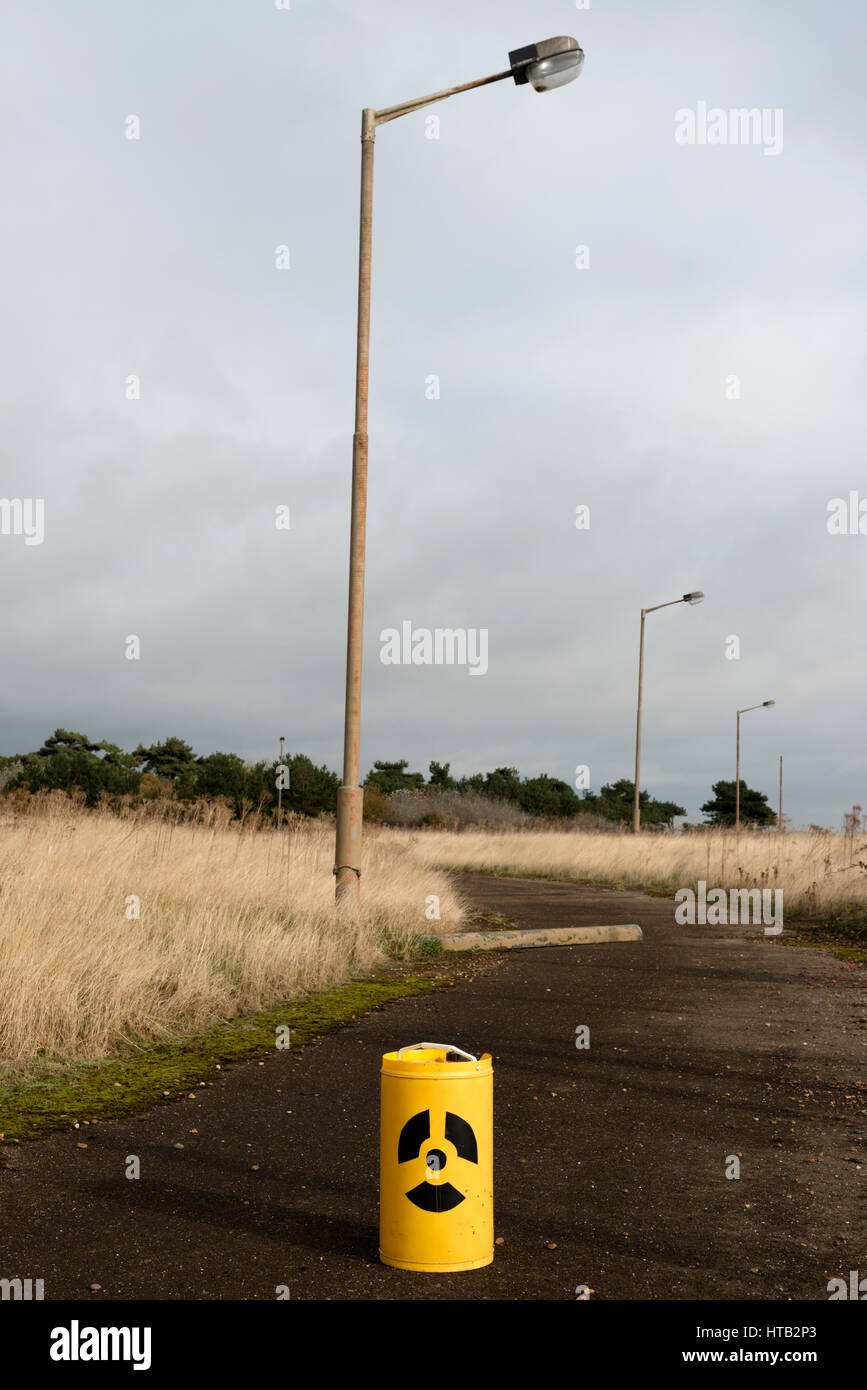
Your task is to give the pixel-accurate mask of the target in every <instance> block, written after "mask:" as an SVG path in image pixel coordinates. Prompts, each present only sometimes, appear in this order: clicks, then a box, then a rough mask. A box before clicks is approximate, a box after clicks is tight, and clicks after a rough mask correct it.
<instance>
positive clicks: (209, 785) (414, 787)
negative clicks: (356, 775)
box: [0, 729, 776, 829]
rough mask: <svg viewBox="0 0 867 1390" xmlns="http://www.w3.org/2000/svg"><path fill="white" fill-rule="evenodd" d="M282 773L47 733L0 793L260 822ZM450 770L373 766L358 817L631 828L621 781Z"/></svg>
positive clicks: (758, 798) (329, 784) (307, 776)
mask: <svg viewBox="0 0 867 1390" xmlns="http://www.w3.org/2000/svg"><path fill="white" fill-rule="evenodd" d="M280 766H281V765H280V762H279V759H276V758H275V759H273V760H270V761H269V760H262V761H260V762H248V761H245V760H244V759H243V758H241V757H239V756H238V755H237V754H236V753H221V752H216V753H209V754H207V755H205V756H203V757H197V756H196V754H195V753H194V752H193V749H192V747H191V745H190V744H188V743H186V742H185V741H184V740H183V739H182V738H177V737H172V738H166V739H164V740H163V741H162V742H161V743H154V744H151V745H150V746H149V747H145V746H144V745H143V744H139V745H138V747H137V748H134V749H133V750H132V752H129V753H127V752H124V750H123V749H122V748H120V747H119V746H118V745H117V744H115V743H110V742H108V741H107V740H105V739H103V740H100V741H94V740H91V739H89V738H88V737H87V735H86V734H81V733H76V732H72V731H70V730H68V729H55V731H54V733H53V734H52V735H51V736H50V737H49V738H47V739H46V740H45V742H44V743H43V745H42V747H41V748H39V749H37V750H36V751H35V752H32V753H23V754H16V755H14V756H11V757H4V756H0V788H2V790H3V791H4V792H6V793H7V794H8V793H10V792H14V791H15V790H17V789H21V788H23V789H26V790H28V791H30V792H40V791H64V792H66V793H67V794H71V793H72V792H73V791H74V790H76V789H77V790H78V791H79V792H80V793H83V795H84V800H85V804H86V805H88V806H95V805H98V804H100V803H101V802H105V801H108V802H111V800H112V799H113V798H118V797H141V798H143V799H155V798H157V797H161V796H169V797H172V798H175V799H177V800H180V801H195V800H198V799H200V798H205V799H216V798H222V799H224V800H225V801H226V802H227V803H228V804H229V805H230V806H231V807H232V809H233V811H234V813H235V814H236V815H237V816H241V815H243V814H244V812H245V810H249V809H251V808H253V809H256V810H257V811H259V812H260V813H264V814H266V815H268V814H273V813H274V812H275V811H276V808H277V804H278V793H277V781H278V774H279V771H280ZM283 767H284V768H285V769H287V771H286V773H284V775H283V777H282V779H281V780H282V781H283V784H284V785H283V791H282V798H281V801H282V807H283V809H284V811H293V812H296V813H297V814H300V815H305V816H316V815H319V814H321V813H323V812H325V813H333V812H334V811H335V809H336V805H337V788H338V787H339V785H340V779H339V777H338V776H337V775H336V774H335V773H334V772H332V771H331V770H330V768H327V767H325V766H322V767H317V766H316V765H315V763H314V762H313V761H312V760H311V759H310V758H308V757H306V756H305V755H304V754H303V753H295V754H287V755H286V756H285V757H284V760H283ZM450 769H451V764H450V763H439V762H435V761H434V762H431V763H430V765H429V768H428V777H427V779H425V777H424V774H423V773H421V772H411V771H410V770H409V763H408V762H407V760H406V759H403V760H401V761H397V762H386V761H377V762H375V763H374V764H373V767H372V768H371V770H370V771H369V773H368V774H367V777H366V778H365V781H364V786H365V789H366V790H367V791H368V795H367V796H366V797H365V801H366V803H367V805H366V814H368V815H370V816H371V817H372V818H375V819H382V818H387V817H383V814H382V806H383V802H385V803H388V801H389V798H393V797H395V796H396V795H398V794H404V795H405V794H406V793H413V794H416V795H418V796H419V797H425V796H429V797H431V798H433V797H435V796H436V794H437V793H438V792H456V793H459V794H460V793H464V794H467V795H469V794H475V795H477V796H482V797H484V798H486V799H487V800H489V801H496V802H499V803H504V802H505V803H508V804H511V805H513V806H515V807H517V808H518V809H519V810H520V811H521V812H523V813H524V814H525V815H527V816H531V817H534V818H540V819H547V820H569V819H572V818H573V817H575V816H580V815H588V816H589V815H592V816H596V817H599V818H600V819H601V820H603V821H608V822H612V823H614V824H621V823H627V824H628V823H629V822H630V821H631V818H632V805H633V798H634V783H633V782H631V781H629V780H628V779H627V778H620V779H618V780H617V781H615V782H611V783H607V784H606V785H605V786H603V787H602V788H601V789H600V790H599V791H598V792H592V791H589V790H585V791H582V792H581V793H580V794H579V793H577V792H575V791H573V789H572V788H571V787H570V786H569V785H568V783H566V782H563V781H560V780H559V778H556V777H550V776H549V775H548V774H547V773H542V774H540V775H538V776H535V777H521V775H520V773H519V772H518V770H517V768H514V767H498V768H495V769H494V770H493V771H492V772H485V773H482V772H476V773H473V774H471V775H470V776H466V777H452V775H451V771H450ZM640 802H641V817H642V823H643V824H644V825H645V826H646V827H648V828H656V829H663V828H670V827H671V826H672V825H673V822H674V818H675V817H676V816H683V815H685V814H686V813H685V811H684V808H683V807H682V806H679V805H678V804H677V803H676V802H674V801H664V800H657V799H656V798H654V797H652V796H650V794H649V793H648V792H647V791H642V792H641V795H640ZM734 806H735V784H734V782H733V781H732V782H726V781H720V782H717V783H715V784H714V787H713V797H712V798H711V799H710V800H709V801H707V802H705V804H704V806H702V812H703V813H704V814H705V815H706V816H707V818H708V822H709V823H711V824H717V825H730V824H733V823H734V814H735V811H734ZM775 819H776V817H775V816H774V813H773V811H771V810H770V808H769V807H768V804H767V797H766V796H764V795H763V794H762V793H761V792H757V791H753V790H752V789H751V788H749V787H747V786H746V784H745V783H743V782H742V783H741V820H742V822H743V823H745V824H748V823H753V824H759V825H769V824H773V823H774V821H775Z"/></svg>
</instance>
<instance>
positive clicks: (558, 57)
mask: <svg viewBox="0 0 867 1390" xmlns="http://www.w3.org/2000/svg"><path fill="white" fill-rule="evenodd" d="M509 64H510V66H511V69H512V76H513V77H514V79H515V82H516V83H517V84H518V86H522V85H523V84H524V83H525V82H529V83H530V84H531V86H532V87H533V89H534V90H535V91H537V92H550V91H551V89H552V88H554V87H564V86H565V85H566V83H567V82H572V81H573V80H574V78H576V77H578V76H579V74H580V72H581V69H582V68H583V66H584V53H583V50H582V49H581V46H580V45H579V43H578V40H577V39H570V38H569V37H568V36H566V35H563V34H561V35H560V36H559V37H558V38H556V39H543V40H542V42H541V43H531V44H528V45H527V46H526V48H515V49H513V50H512V52H511V53H510V54H509Z"/></svg>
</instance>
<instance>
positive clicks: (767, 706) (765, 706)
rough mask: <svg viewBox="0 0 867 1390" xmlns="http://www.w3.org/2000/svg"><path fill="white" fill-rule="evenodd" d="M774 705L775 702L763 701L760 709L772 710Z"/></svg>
mask: <svg viewBox="0 0 867 1390" xmlns="http://www.w3.org/2000/svg"><path fill="white" fill-rule="evenodd" d="M776 703H777V702H776V700H763V701H762V709H772V708H773V706H774V705H775V704H776Z"/></svg>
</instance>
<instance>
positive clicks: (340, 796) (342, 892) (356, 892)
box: [334, 787, 364, 903]
mask: <svg viewBox="0 0 867 1390" xmlns="http://www.w3.org/2000/svg"><path fill="white" fill-rule="evenodd" d="M363 813H364V792H363V791H362V789H361V787H338V789H337V861H336V863H335V866H334V874H335V877H336V880H337V884H336V889H335V897H336V899H337V902H339V903H342V902H350V903H358V902H359V901H360V899H361V890H360V879H361V821H362V816H363Z"/></svg>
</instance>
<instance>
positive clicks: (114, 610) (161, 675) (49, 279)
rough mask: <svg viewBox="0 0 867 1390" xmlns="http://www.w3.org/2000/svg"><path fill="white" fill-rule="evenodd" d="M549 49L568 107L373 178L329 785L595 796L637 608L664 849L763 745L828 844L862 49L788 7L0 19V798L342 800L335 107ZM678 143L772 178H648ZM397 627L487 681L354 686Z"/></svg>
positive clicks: (375, 2) (858, 668)
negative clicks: (356, 637) (128, 783)
mask: <svg viewBox="0 0 867 1390" xmlns="http://www.w3.org/2000/svg"><path fill="white" fill-rule="evenodd" d="M561 33H566V34H572V35H574V36H575V37H576V38H577V39H578V41H579V43H580V44H581V45H582V47H583V48H584V49H585V52H586V64H585V69H584V72H583V74H582V76H581V77H580V79H579V80H578V81H577V82H575V83H572V84H571V85H569V86H566V87H564V88H562V89H561V90H558V91H554V92H549V93H545V94H537V93H536V92H534V91H533V90H532V89H531V88H530V87H529V86H520V87H518V86H515V84H514V83H513V82H512V81H511V80H509V81H504V82H501V83H498V84H495V85H492V86H490V87H487V88H483V89H481V90H479V91H473V92H469V93H466V94H463V95H460V96H457V97H455V98H454V99H452V100H450V101H448V102H445V103H443V104H440V105H437V106H434V107H432V108H430V110H429V111H428V112H421V113H418V114H415V115H412V116H408V117H405V118H403V119H401V120H399V121H395V122H392V123H389V124H387V125H384V126H382V127H380V128H379V130H378V132H377V139H376V178H375V215H374V265H373V322H372V341H371V394H370V494H369V514H368V515H369V527H368V585H367V601H366V635H365V685H364V702H363V731H362V753H361V760H362V771H363V772H364V771H366V770H367V769H368V768H369V767H370V766H371V764H372V762H373V760H374V759H375V758H388V759H393V758H408V759H409V761H410V763H411V766H412V767H413V768H420V769H422V770H425V771H426V770H427V766H428V763H429V762H430V760H431V759H432V758H435V759H437V760H438V761H450V762H451V764H452V770H453V771H454V772H456V773H464V772H471V771H474V770H485V769H488V768H493V767H495V766H498V765H502V764H512V765H516V766H517V767H519V768H520V770H521V772H522V773H526V774H532V773H535V772H540V771H546V772H549V773H551V774H552V775H555V776H558V777H561V778H563V779H564V780H566V781H569V782H570V783H571V782H574V777H575V768H576V766H577V765H579V764H586V765H588V766H589V768H590V785H591V787H592V788H593V789H595V790H598V788H599V787H600V785H601V784H602V783H603V782H607V781H611V780H613V779H615V778H618V777H631V776H632V769H633V760H634V738H635V696H636V681H637V658H638V635H639V613H640V609H641V607H642V605H644V606H650V605H653V604H658V603H664V602H666V601H667V600H669V599H674V598H676V597H678V595H680V594H682V593H683V592H685V591H687V590H692V589H702V590H704V591H705V593H706V595H707V599H706V602H705V603H704V604H702V605H700V606H696V607H689V606H687V605H685V604H681V605H679V606H677V607H674V608H668V609H665V610H663V611H662V612H659V613H654V614H652V615H650V616H649V617H648V620H647V656H646V668H645V701H644V751H643V761H642V785H643V786H645V787H647V788H648V789H649V790H650V791H651V793H652V794H653V795H656V796H660V797H664V798H666V799H669V798H672V799H676V800H678V801H680V802H682V804H683V805H684V806H685V807H686V808H687V810H688V812H689V813H690V814H691V815H692V816H696V815H697V813H698V808H699V806H700V805H701V803H702V802H703V801H704V800H705V799H706V798H707V797H708V796H709V795H710V787H711V783H712V782H714V781H716V780H718V779H719V778H729V779H730V778H733V776H734V754H735V711H736V709H737V708H739V707H744V706H747V705H754V704H756V703H758V702H760V701H763V700H766V699H774V700H776V701H777V707H776V708H775V709H772V710H756V711H755V713H752V714H749V715H746V716H745V717H744V719H743V720H742V735H743V737H742V773H743V776H744V778H745V779H746V780H747V781H748V782H749V784H750V785H751V786H758V787H759V788H760V789H761V790H763V791H765V792H766V793H768V794H769V797H770V799H771V803H772V804H773V805H775V804H776V786H777V769H778V758H779V756H780V754H783V755H784V759H785V776H786V787H785V803H786V805H785V809H786V810H787V811H788V812H789V813H790V814H791V816H792V817H793V820H794V822H795V824H796V825H798V824H807V823H809V822H813V821H815V822H818V823H822V824H834V825H837V824H839V823H840V820H841V816H842V813H843V811H844V810H846V809H847V808H848V807H849V806H851V805H852V803H853V802H860V803H861V804H864V805H867V741H865V719H864V704H865V674H867V657H865V645H867V644H865V630H867V622H865V601H864V598H865V586H864V574H865V565H867V534H865V535H857V534H856V535H833V534H830V533H829V531H828V525H827V523H828V504H829V502H830V501H831V499H833V498H835V497H843V498H846V499H848V497H849V494H850V492H853V491H856V492H858V494H859V497H860V498H864V499H867V468H865V463H864V458H865V445H864V397H865V386H864V382H865V342H867V338H865V331H864V330H865V312H864V310H865V275H864V255H865V253H864V246H865V240H867V237H865V221H867V219H865V207H864V203H865V189H867V178H865V172H867V171H865V162H867V160H865V141H864V131H865V110H864V107H865V97H864V92H865V88H864V81H863V54H864V51H865V41H867V20H865V12H864V11H863V10H861V9H856V8H854V7H853V8H852V9H849V7H847V6H844V5H843V4H839V3H838V4H836V5H834V6H830V7H829V6H819V5H816V4H815V3H801V2H800V0H794V3H793V2H792V0H786V2H785V3H783V0H762V4H761V5H756V4H755V3H754V2H753V0H749V2H747V0H741V2H740V3H738V2H737V0H735V2H733V3H728V4H726V5H723V6H721V5H719V4H711V3H709V0H689V2H688V3H682V4H677V3H673V2H672V0H663V3H662V4H659V5H648V4H647V0H591V3H590V7H589V8H585V9H579V8H577V7H576V5H575V4H574V3H572V4H570V3H567V2H566V0H559V3H548V2H547V0H541V3H540V0H535V2H534V3H533V4H530V3H529V0H527V3H513V2H512V0H498V3H496V4H494V3H493V0H484V3H477V4H473V5H468V4H467V3H466V0H440V2H439V3H438V4H437V5H433V6H419V5H409V4H407V3H406V0H401V3H398V2H397V0H369V3H365V4H361V3H359V2H358V0H354V3H350V2H349V0H346V2H345V3H327V0H291V8H289V9H285V10H283V9H278V8H276V6H275V4H274V0H222V3H217V0H154V2H153V3H151V4H148V5H142V4H133V3H130V0H104V3H99V0H78V2H77V3H76V4H74V5H69V4H68V3H61V0H43V3H41V4H39V5H38V6H36V5H32V4H30V3H24V2H23V0H21V2H19V3H14V0H12V3H9V0H7V5H6V6H5V17H4V19H3V21H2V30H0V53H2V56H0V88H2V96H0V119H2V126H3V136H4V146H5V157H4V166H3V167H4V176H3V194H4V216H3V227H2V233H0V235H2V271H3V273H2V277H0V283H2V291H0V293H2V317H3V325H4V329H3V333H2V358H0V370H2V381H3V389H2V393H0V399H2V415H3V420H2V468H0V498H7V499H13V498H21V499H26V498H31V499H37V498H42V499H44V540H43V541H42V543H41V544H31V545H28V544H26V543H25V542H26V537H25V536H24V535H21V534H18V535H16V534H14V526H12V525H11V524H10V525H9V526H7V528H6V529H7V530H8V531H10V532H12V533H10V534H0V582H2V592H3V595H4V603H3V608H2V628H0V632H2V637H0V642H2V647H0V650H2V669H3V680H2V695H0V751H2V752H4V753H12V752H18V751H24V750H27V749H31V748H34V747H38V746H39V744H40V743H41V741H42V740H43V739H44V737H45V736H46V735H47V734H48V733H50V732H51V731H52V730H53V729H54V728H55V727H56V726H57V725H64V726H66V727H67V728H73V729H79V730H82V731H84V732H86V733H87V734H89V735H90V736H91V737H93V738H108V739H111V740H113V741H116V742H118V743H120V744H122V745H123V746H125V747H128V748H129V747H134V746H135V745H136V744H137V743H138V742H140V741H143V742H145V743H149V742H151V741H152V740H156V739H160V738H163V737H165V736H167V735H169V734H177V735H180V736H182V737H184V738H186V739H187V740H188V741H189V742H191V743H192V744H193V746H194V748H195V749H196V751H197V753H207V752H210V751H213V750H214V749H218V748H219V749H221V750H224V751H229V750H231V751H234V752H237V753H240V754H243V755H244V756H246V757H249V758H261V757H266V756H273V755H276V752H277V748H278V739H279V737H280V735H281V734H282V735H285V737H286V739H287V744H288V747H289V749H290V750H292V751H300V752H306V753H307V754H309V755H310V756H311V757H313V758H314V759H315V760H316V761H317V762H325V763H327V764H329V765H330V766H331V767H333V768H334V769H335V770H339V760H340V753H341V749H342V721H343V680H344V661H345V640H346V639H345V631H346V583H347V553H348V533H349V524H348V523H349V486H350V466H351V436H352V428H353V389H354V367H355V361H354V355H355V310H356V276H357V246H358V178H359V174H358V166H359V148H360V145H359V138H358V137H359V129H360V112H361V108H362V107H363V106H367V105H372V106H374V107H377V106H378V107H383V106H388V105H392V104H394V103H396V102H398V101H400V100H403V99H405V98H409V97H413V96H417V95H421V94H424V93H427V92H431V91H435V90H437V89H439V88H441V87H444V86H449V85H452V84H456V83H460V82H465V81H469V80H471V79H473V78H476V77H481V76H485V75H487V74H489V73H495V72H500V71H503V70H504V69H505V68H507V67H508V59H507V54H508V51H509V49H512V48H516V47H519V46H522V45H524V44H528V43H531V42H533V41H535V40H537V39H541V38H545V37H548V36H549V35H553V34H561ZM701 103H705V104H706V109H707V110H712V109H714V108H719V109H721V110H722V111H723V112H725V113H728V112H729V111H731V110H733V109H736V108H756V109H757V110H759V111H763V110H764V111H766V113H767V115H766V131H767V133H768V138H767V139H765V138H762V139H761V140H760V141H758V142H757V143H731V142H730V143H727V144H708V143H698V138H699V137H698V136H697V141H696V143H694V144H683V143H679V142H678V140H677V139H676V138H675V136H676V131H677V129H678V125H679V122H680V126H681V128H682V127H683V121H684V118H683V117H682V116H681V117H680V118H678V117H677V116H676V113H678V112H683V111H684V110H686V111H692V112H695V113H696V115H697V119H700V110H701V108H700V104H701ZM431 114H435V115H436V116H437V117H438V119H439V131H438V136H439V138H438V139H432V138H428V137H429V135H430V134H431V133H432V130H431V126H430V125H429V124H428V123H427V120H426V118H427V117H428V116H429V115H431ZM130 116H136V117H138V119H139V122H140V138H139V139H129V138H127V133H128V131H129V130H130V129H131V127H130V124H129V122H128V117H130ZM718 128H719V127H718ZM734 129H736V127H734ZM771 136H773V138H771ZM780 145H781V148H780ZM278 246H288V247H289V252H290V254H289V262H290V263H289V268H288V269H280V268H278V267H277V265H276V264H275V260H276V248H277V247H278ZM580 246H584V247H587V248H589V250H588V252H587V253H582V254H576V247H580ZM588 256H589V267H588V268H583V269H579V268H577V266H576V260H578V259H583V260H586V259H587V258H588ZM133 375H135V376H138V377H139V378H140V399H138V400H130V399H127V390H128V388H127V381H128V378H129V377H130V376H133ZM432 376H436V377H438V378H439V399H429V398H428V396H429V395H431V393H432V388H431V386H430V385H429V379H430V378H431V377H432ZM733 378H737V381H736V382H734V383H733V380H732V379H733ZM738 390H739V395H738V394H737V393H738ZM580 504H583V505H586V506H589V508H590V527H589V529H585V530H578V529H576V526H575V515H576V507H577V506H579V505H580ZM281 505H283V506H288V507H290V508H291V528H290V529H289V530H280V529H277V526H276V525H275V509H276V508H277V507H279V506H281ZM865 510H867V508H865ZM865 530H867V517H865ZM406 620H409V621H411V622H412V623H413V626H414V627H416V628H422V627H424V628H429V629H431V630H433V629H436V628H445V627H451V628H455V627H464V628H474V629H482V628H484V629H487V632H488V670H487V672H486V673H485V674H484V675H483V676H482V675H480V676H471V675H470V674H469V671H468V669H467V668H466V667H459V666H436V665H430V666H403V665H397V666H393V665H384V664H383V663H382V662H381V660H380V648H381V643H380V633H381V632H382V631H383V630H384V629H386V628H390V627H398V628H399V627H400V625H401V623H402V622H404V621H406ZM130 635H136V636H138V637H139V639H140V643H141V655H140V659H138V660H130V659H128V658H127V656H126V639H127V637H128V636H130ZM732 636H736V637H738V638H739V641H740V658H739V659H738V660H731V659H727V657H726V650H727V639H729V638H730V637H732ZM728 647H729V649H730V648H731V643H728Z"/></svg>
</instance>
